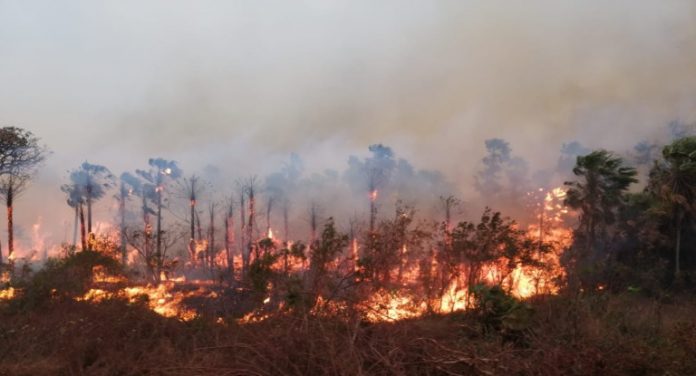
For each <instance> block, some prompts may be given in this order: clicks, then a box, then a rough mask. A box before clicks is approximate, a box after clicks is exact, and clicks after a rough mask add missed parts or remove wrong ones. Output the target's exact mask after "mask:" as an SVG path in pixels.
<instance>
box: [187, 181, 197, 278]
mask: <svg viewBox="0 0 696 376" xmlns="http://www.w3.org/2000/svg"><path fill="white" fill-rule="evenodd" d="M197 180H198V179H197V178H196V177H195V176H192V177H191V188H190V189H191V190H190V191H189V193H190V195H189V200H190V206H191V237H190V239H189V254H190V257H191V263H192V264H193V265H194V266H196V263H197V261H198V260H196V181H197Z"/></svg>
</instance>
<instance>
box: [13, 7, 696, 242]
mask: <svg viewBox="0 0 696 376" xmlns="http://www.w3.org/2000/svg"><path fill="white" fill-rule="evenodd" d="M694 21H696V5H694V3H693V2H691V1H687V0H665V1H660V2H640V3H637V2H635V1H630V0H622V1H613V2H603V1H583V2H575V1H552V0H547V1H532V2H525V3H519V4H509V3H505V4H503V3H494V2H489V1H438V2H415V3H409V4H404V3H403V2H400V1H384V2H379V3H375V2H368V1H352V0H351V1H348V0H344V1H331V2H326V1H318V0H307V1H302V2H299V3H298V2H293V3H292V4H291V3H288V2H282V1H253V2H218V1H203V2H195V3H194V2H187V1H151V2H145V3H143V2H135V1H119V2H109V3H96V2H91V1H67V2H61V3H60V4H58V3H56V2H50V1H22V2H10V1H1V0H0V56H2V59H0V82H1V83H2V85H0V125H2V126H7V125H14V126H19V127H23V128H27V129H29V130H31V131H33V132H34V133H35V134H36V135H38V136H40V137H42V139H43V141H44V142H45V143H46V144H48V146H49V147H50V148H51V149H52V150H53V151H54V153H53V155H51V157H50V159H49V160H48V161H47V164H46V166H45V168H44V169H42V170H41V172H40V175H39V176H38V177H37V179H36V180H35V182H34V185H33V187H32V188H31V190H29V191H28V192H27V193H26V194H25V196H24V197H23V198H22V200H20V201H19V202H18V203H17V204H18V205H17V215H18V219H17V223H18V224H21V225H22V226H25V227H28V226H30V224H31V223H33V222H34V221H35V220H36V218H38V217H39V216H40V215H43V217H44V227H49V226H54V227H55V229H53V230H52V231H51V232H52V233H53V234H54V235H55V236H56V237H58V238H59V239H58V240H62V239H63V238H64V237H63V236H62V234H67V233H70V225H69V222H70V220H69V219H68V220H67V221H66V220H65V219H64V218H69V217H70V211H69V208H68V207H67V205H65V197H64V194H63V193H62V192H61V191H60V186H61V184H64V183H66V182H67V171H68V170H72V169H74V168H76V167H77V166H79V164H80V163H81V162H82V161H84V160H86V159H87V160H90V161H93V162H95V163H99V164H102V165H104V166H107V167H108V168H109V169H110V170H111V171H112V172H114V174H120V173H121V172H126V171H135V170H136V169H142V168H147V162H148V159H149V158H152V157H153V156H162V158H166V159H167V160H173V161H177V162H178V163H179V165H180V166H181V168H182V169H183V170H184V173H185V174H187V175H188V174H191V173H202V172H201V171H203V170H204V169H205V168H206V167H207V166H212V167H214V169H216V171H219V174H217V175H216V176H217V177H216V178H215V183H214V185H215V189H216V190H218V191H225V192H227V193H226V194H229V192H231V191H233V190H234V181H235V180H236V179H238V178H240V177H245V176H250V175H253V174H256V175H258V176H263V177H265V176H268V175H270V174H272V173H274V172H277V171H278V170H279V166H282V164H283V163H284V162H285V161H286V160H287V156H288V155H289V154H290V153H296V154H297V155H298V156H299V157H300V158H302V161H303V165H304V166H303V176H304V178H303V179H304V181H305V182H304V183H301V182H300V181H299V180H298V182H297V188H294V189H296V190H297V191H298V192H302V193H297V194H298V195H300V194H302V195H304V196H306V200H307V201H310V200H318V201H322V202H325V203H326V204H325V205H326V206H327V207H328V206H331V205H334V204H335V203H336V202H342V201H341V197H342V195H344V194H348V195H350V196H351V197H352V196H353V195H355V194H356V193H354V192H353V191H348V192H345V191H344V190H343V189H345V187H343V185H344V183H345V181H344V180H343V176H342V174H343V172H344V169H345V168H346V161H347V158H348V156H351V155H354V156H356V157H357V161H362V160H364V158H367V157H369V151H368V150H367V146H368V145H372V144H376V143H384V144H385V145H388V146H389V147H391V148H392V149H393V150H394V152H395V154H396V155H397V157H396V159H395V163H396V167H395V172H394V175H393V176H392V177H391V178H392V180H391V181H392V182H397V181H400V180H399V179H401V180H403V181H408V182H413V181H419V183H417V184H416V185H422V186H423V187H428V186H429V185H430V186H432V185H433V183H432V180H433V179H435V180H440V181H441V183H437V184H435V185H436V186H445V185H451V186H452V187H453V188H454V189H452V188H446V189H444V188H443V189H442V191H443V192H444V191H450V190H454V191H456V192H459V193H460V195H461V196H463V197H467V198H469V199H470V200H473V199H474V197H476V192H475V189H474V188H473V187H474V182H475V179H474V177H475V175H476V172H477V171H479V170H480V168H481V165H480V160H481V158H482V156H483V155H484V154H485V153H486V150H485V147H484V141H485V140H488V139H492V138H501V139H504V140H506V141H507V142H508V143H509V145H510V147H511V148H512V150H513V151H514V155H515V156H517V157H519V158H520V159H519V160H518V162H521V161H522V160H524V161H525V164H526V167H525V166H522V165H519V166H518V169H517V171H524V170H525V169H527V172H525V173H524V174H522V175H520V176H517V177H516V178H517V179H521V178H523V177H525V178H526V179H530V180H531V181H532V182H534V183H536V181H535V179H537V178H539V179H541V178H542V177H545V178H547V179H550V178H549V176H550V173H548V174H546V175H544V174H538V173H536V172H538V171H550V170H553V169H555V168H556V167H557V165H558V163H559V148H560V147H561V145H563V144H564V143H569V142H571V141H577V142H579V143H580V144H581V145H583V146H584V147H586V148H598V147H602V148H607V149H610V150H620V151H624V150H631V149H632V147H633V146H634V145H635V144H636V143H637V142H638V141H641V140H647V141H648V142H662V141H663V140H665V139H666V137H667V136H664V126H665V124H668V123H669V122H670V121H672V120H674V119H679V120H681V121H682V122H683V123H685V124H691V123H693V122H694V121H696V74H695V73H696V22H694ZM571 154H572V153H571ZM402 161H403V162H402ZM348 168H350V166H348ZM419 176H420V177H421V178H419ZM307 181H312V184H309V183H307ZM399 184H401V183H399ZM414 184H415V183H414ZM270 185H271V186H272V185H273V184H270ZM310 185H311V187H312V188H306V187H308V186H310ZM401 185H404V186H408V187H411V186H410V185H409V184H405V183H404V184H401ZM332 187H333V188H335V190H334V192H339V193H327V192H328V190H329V188H332ZM305 188H306V189H305ZM425 190H427V189H426V188H421V187H419V188H417V189H414V192H413V193H411V194H408V195H407V194H406V193H404V192H401V193H402V194H403V195H407V196H415V195H417V194H420V193H422V192H423V191H425ZM437 194H439V192H438V193H437ZM100 205H101V206H102V208H103V210H104V211H105V213H103V217H104V218H110V217H109V216H111V215H115V211H116V209H115V208H114V207H112V206H109V204H107V203H106V202H103V203H100ZM346 206H348V205H346ZM327 209H328V208H327ZM297 210H298V211H299V209H297ZM385 210H386V209H385ZM49 213H50V215H49ZM63 213H65V214H64V215H63ZM63 221H66V224H65V225H61V224H60V223H62V222H63ZM63 227H65V228H66V229H63Z"/></svg>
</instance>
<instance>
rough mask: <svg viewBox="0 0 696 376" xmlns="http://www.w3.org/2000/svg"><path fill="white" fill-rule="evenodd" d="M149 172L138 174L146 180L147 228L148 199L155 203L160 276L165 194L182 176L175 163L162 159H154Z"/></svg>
mask: <svg viewBox="0 0 696 376" xmlns="http://www.w3.org/2000/svg"><path fill="white" fill-rule="evenodd" d="M148 164H149V165H150V169H149V170H137V171H136V173H137V174H138V175H139V176H140V177H141V178H142V179H143V180H145V182H146V184H144V185H143V212H144V213H145V222H146V227H147V217H148V212H149V208H148V205H147V201H148V199H149V200H151V201H153V202H154V205H155V208H156V212H155V215H156V217H157V225H156V226H157V227H156V231H155V239H156V242H155V244H156V245H155V253H154V257H155V259H156V262H157V274H158V275H159V274H160V272H161V269H162V266H163V265H162V263H163V260H164V259H163V253H162V249H163V231H162V208H163V207H164V206H165V204H166V197H165V193H166V190H167V186H168V185H169V184H170V183H171V182H172V181H173V180H176V179H178V178H179V177H180V176H181V173H182V171H181V169H180V168H179V167H178V166H177V163H176V162H174V161H168V160H165V159H162V158H152V159H150V160H149V161H148Z"/></svg>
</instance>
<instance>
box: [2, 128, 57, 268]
mask: <svg viewBox="0 0 696 376" xmlns="http://www.w3.org/2000/svg"><path fill="white" fill-rule="evenodd" d="M39 141H40V140H39V138H38V137H36V136H34V134H33V133H32V132H30V131H28V130H25V129H21V128H17V127H3V128H0V195H2V197H3V198H4V199H5V205H6V207H7V248H8V259H10V260H11V259H12V254H13V252H14V222H13V220H14V206H13V205H14V200H15V198H16V197H17V196H18V195H19V194H20V193H21V192H22V191H23V190H24V189H25V188H26V187H27V185H28V183H29V181H30V180H31V178H32V177H33V176H34V174H35V173H36V170H37V168H38V167H39V165H40V164H41V163H42V162H43V161H44V159H45V158H46V154H47V152H48V151H47V149H46V147H45V146H42V145H40V144H39ZM0 262H2V257H1V255H0Z"/></svg>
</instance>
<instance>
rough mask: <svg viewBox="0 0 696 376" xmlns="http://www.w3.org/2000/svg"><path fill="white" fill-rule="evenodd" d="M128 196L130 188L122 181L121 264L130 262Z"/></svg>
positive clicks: (120, 209)
mask: <svg viewBox="0 0 696 376" xmlns="http://www.w3.org/2000/svg"><path fill="white" fill-rule="evenodd" d="M126 197H128V190H127V189H126V185H125V184H124V183H121V200H120V201H119V203H118V204H119V205H118V209H119V212H120V214H121V264H123V265H126V263H127V262H128V248H127V246H126V244H127V239H126Z"/></svg>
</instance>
